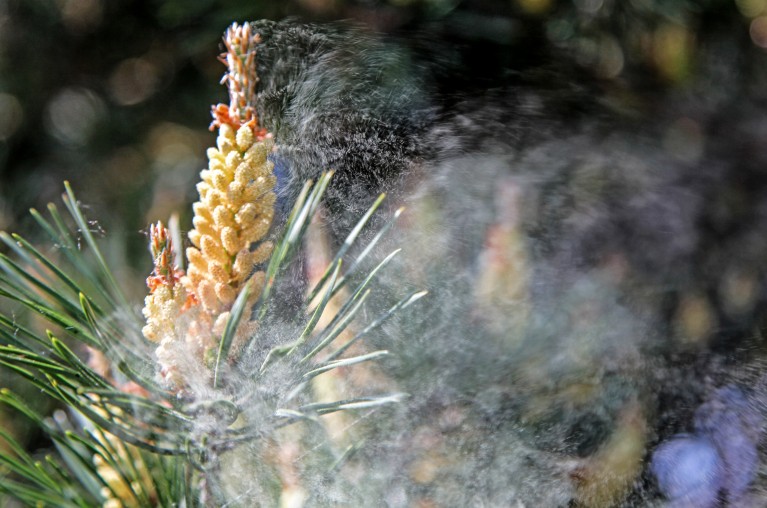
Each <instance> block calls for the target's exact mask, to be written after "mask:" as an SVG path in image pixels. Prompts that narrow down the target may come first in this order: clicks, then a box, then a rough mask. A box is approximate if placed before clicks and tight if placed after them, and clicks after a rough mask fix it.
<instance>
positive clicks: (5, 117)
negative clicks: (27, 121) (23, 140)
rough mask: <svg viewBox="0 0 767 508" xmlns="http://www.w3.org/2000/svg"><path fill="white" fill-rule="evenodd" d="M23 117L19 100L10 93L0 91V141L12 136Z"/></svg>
mask: <svg viewBox="0 0 767 508" xmlns="http://www.w3.org/2000/svg"><path fill="white" fill-rule="evenodd" d="M23 119H24V109H23V108H22V106H21V102H19V100H18V99H17V98H16V97H15V96H13V95H11V94H7V93H0V141H4V140H6V139H8V138H10V137H11V136H13V133H14V132H16V130H17V129H18V128H19V126H20V125H21V121H22V120H23Z"/></svg>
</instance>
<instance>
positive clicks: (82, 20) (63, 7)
mask: <svg viewBox="0 0 767 508" xmlns="http://www.w3.org/2000/svg"><path fill="white" fill-rule="evenodd" d="M57 3H58V6H59V10H60V11H61V21H62V23H63V24H64V26H65V27H66V28H67V30H69V31H70V32H72V33H74V34H82V33H88V32H92V31H93V30H94V29H96V28H97V27H98V26H99V24H100V23H101V19H102V14H103V8H102V5H101V0H59V1H58V2H57Z"/></svg>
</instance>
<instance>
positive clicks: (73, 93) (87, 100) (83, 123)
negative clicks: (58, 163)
mask: <svg viewBox="0 0 767 508" xmlns="http://www.w3.org/2000/svg"><path fill="white" fill-rule="evenodd" d="M46 109H47V111H46V128H47V130H48V132H49V133H50V134H51V135H53V136H54V137H55V138H57V139H58V140H59V141H61V142H63V143H65V144H67V145H84V144H85V143H86V142H87V141H88V138H89V137H90V135H91V133H92V132H93V129H94V127H95V124H96V122H97V121H98V120H99V119H100V118H101V117H102V116H103V115H104V111H105V107H104V102H103V101H102V100H101V99H100V98H99V96H98V95H96V94H95V93H94V92H92V91H91V90H88V89H85V88H66V89H64V90H62V91H60V92H59V93H58V94H57V95H56V96H54V97H53V99H51V101H50V102H49V103H48V106H47V108H46Z"/></svg>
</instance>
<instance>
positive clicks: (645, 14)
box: [0, 0, 767, 296]
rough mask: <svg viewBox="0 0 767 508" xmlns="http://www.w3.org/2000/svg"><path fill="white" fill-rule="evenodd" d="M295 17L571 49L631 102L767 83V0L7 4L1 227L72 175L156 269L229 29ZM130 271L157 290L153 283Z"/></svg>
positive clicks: (4, 0)
mask: <svg viewBox="0 0 767 508" xmlns="http://www.w3.org/2000/svg"><path fill="white" fill-rule="evenodd" d="M286 16H297V17H299V18H303V19H307V20H316V21H326V20H335V19H348V20H353V21H356V22H359V23H362V24H364V25H366V26H368V27H370V29H372V30H375V31H379V32H384V33H396V34H405V35H406V34H408V33H424V32H426V33H434V32H438V33H439V35H440V36H445V35H447V36H448V37H449V36H451V35H452V36H453V37H454V40H455V41H456V43H457V44H463V45H471V44H474V45H476V46H477V47H479V48H482V51H483V52H485V50H486V49H487V48H490V49H491V52H493V53H494V54H495V55H496V58H495V59H494V60H492V62H490V63H487V64H486V65H498V66H506V65H508V66H514V65H518V63H519V62H520V61H524V65H525V67H527V66H530V65H532V66H535V65H539V64H541V65H543V64H546V63H549V62H548V61H547V59H549V57H550V53H551V51H557V52H561V54H564V55H567V58H570V59H571V60H572V61H573V62H574V63H575V64H577V65H578V66H579V67H581V68H583V69H585V70H586V72H588V73H590V74H591V75H592V76H593V77H594V78H595V79H596V80H598V81H599V82H600V83H602V85H603V86H605V87H611V86H612V87H614V88H615V89H617V90H620V93H617V94H616V96H617V97H619V100H620V101H625V102H626V103H627V104H629V103H631V102H632V101H636V100H637V99H641V98H642V97H645V96H646V95H642V94H644V93H645V92H644V91H646V90H652V91H653V93H657V92H660V93H665V92H666V91H668V90H671V91H673V90H674V89H679V88H684V87H687V86H689V87H692V86H706V87H710V88H711V94H715V93H727V92H726V90H723V87H724V86H725V85H722V84H720V85H717V84H716V79H717V76H710V77H708V78H707V79H703V80H701V79H696V78H698V77H700V74H701V72H703V71H705V72H706V73H707V74H708V73H710V72H711V69H712V68H714V67H715V66H712V65H710V62H709V61H708V60H710V59H711V58H713V57H712V55H714V57H716V58H724V59H730V60H731V61H735V60H737V61H738V66H739V67H738V68H739V69H747V68H749V66H751V68H752V69H755V70H754V72H749V76H748V83H750V86H753V87H755V88H757V89H763V87H762V85H763V83H764V81H765V80H764V79H759V80H754V79H753V74H754V73H757V74H759V73H761V74H762V75H764V74H767V71H766V70H765V69H764V68H763V66H760V64H761V63H762V61H763V54H762V51H761V48H763V47H767V0H702V1H684V0H679V1H666V0H630V1H620V2H619V1H616V0H465V1H460V0H356V1H352V0H288V1H284V0H280V1H266V0H262V1H258V0H199V1H195V2H187V1H184V0H134V1H131V0H109V1H107V0H0V230H9V231H26V230H27V229H28V228H27V226H28V224H29V220H30V219H29V218H28V214H27V210H28V209H29V208H30V207H38V208H39V207H44V206H45V204H46V203H48V202H49V201H52V200H53V201H56V200H57V199H58V195H59V194H60V193H61V191H62V181H63V180H65V179H67V180H69V181H71V182H72V185H73V187H74V189H75V190H76V192H77V193H78V195H79V197H80V198H81V200H82V201H83V202H84V203H85V204H86V205H87V206H88V207H90V208H89V209H90V217H91V218H94V219H95V218H98V221H99V222H98V223H94V230H96V231H98V232H102V233H108V234H109V236H110V238H111V240H110V241H111V242H120V243H121V244H122V245H119V246H118V245H116V246H115V248H114V249H113V253H114V254H115V255H116V256H117V255H120V256H123V257H124V259H122V260H118V261H122V262H117V263H115V266H122V267H124V268H123V270H127V271H128V272H131V271H134V270H137V271H138V273H140V274H144V273H146V272H147V270H148V268H149V257H148V256H147V255H145V250H146V249H145V239H144V236H143V235H142V234H141V232H142V231H144V230H145V229H146V226H147V225H148V224H149V223H150V222H151V221H155V220H157V219H159V218H164V217H168V216H169V214H170V213H171V212H172V211H182V212H183V211H184V210H186V209H187V208H188V206H187V204H188V203H189V202H191V201H193V199H194V197H195V195H194V184H195V181H196V179H197V174H198V171H199V170H200V169H201V168H202V167H203V166H204V151H205V147H206V146H208V145H210V144H211V143H212V142H213V140H214V137H213V135H212V133H210V132H209V131H208V130H207V126H208V124H209V120H210V114H209V108H210V105H211V104H214V103H217V102H220V101H224V100H225V99H226V91H225V89H224V87H222V86H220V85H219V84H218V81H219V78H220V77H221V75H222V74H223V66H222V65H221V64H220V63H219V62H218V61H217V59H216V57H217V55H218V53H219V52H220V49H221V44H220V40H221V36H222V32H223V31H224V29H225V28H226V27H227V25H229V24H230V23H231V22H232V21H235V20H237V21H245V20H254V19H260V18H270V19H282V18H284V17H286ZM477 27H481V30H477V29H476V28H477ZM717 41H726V42H724V43H721V44H719V43H718V42H717ZM711 48H715V50H716V52H714V51H713V50H711ZM714 53H715V54H714ZM498 55H500V56H498ZM707 59H708V60H707ZM481 64H482V65H485V63H484V62H482V63H481ZM505 70H506V69H505V68H504V69H503V70H502V71H501V70H499V71H498V72H505ZM489 71H490V73H492V72H493V70H492V69H490V70H489ZM696 73H697V75H696ZM723 74H726V77H727V80H726V82H727V83H728V84H731V82H732V79H733V77H732V75H731V73H729V72H726V71H725V72H723ZM704 77H705V76H704ZM744 79H745V78H744ZM701 83H702V84H701ZM638 90H639V91H642V92H641V93H640V94H634V95H632V94H631V92H632V91H634V92H636V91H638ZM627 92H628V93H627ZM738 93H741V92H740V91H738ZM759 93H761V92H759ZM120 253H122V254H120ZM125 275H127V276H126V277H124V280H126V281H133V282H135V284H133V283H129V286H132V287H129V288H128V290H129V291H135V294H136V295H137V296H140V295H141V294H143V284H142V283H141V281H142V280H143V275H142V276H141V277H135V276H131V274H130V273H126V274H125Z"/></svg>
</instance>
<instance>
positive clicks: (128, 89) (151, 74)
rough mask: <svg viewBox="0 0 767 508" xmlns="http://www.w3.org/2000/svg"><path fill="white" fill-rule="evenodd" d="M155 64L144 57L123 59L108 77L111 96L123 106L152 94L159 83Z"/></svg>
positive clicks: (140, 100) (132, 103)
mask: <svg viewBox="0 0 767 508" xmlns="http://www.w3.org/2000/svg"><path fill="white" fill-rule="evenodd" d="M159 81H160V79H159V73H158V69H157V66H156V65H155V64H153V63H152V62H151V61H149V60H148V59H146V58H129V59H127V60H123V61H122V62H120V64H119V65H118V66H117V68H116V69H115V70H114V71H113V72H112V75H111V76H110V77H109V90H110V93H111V94H112V98H113V99H114V100H115V102H117V103H118V104H121V105H123V106H132V105H134V104H138V103H140V102H143V101H145V100H146V99H148V98H149V97H151V96H152V94H154V92H155V91H156V90H157V85H158V84H159Z"/></svg>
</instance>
